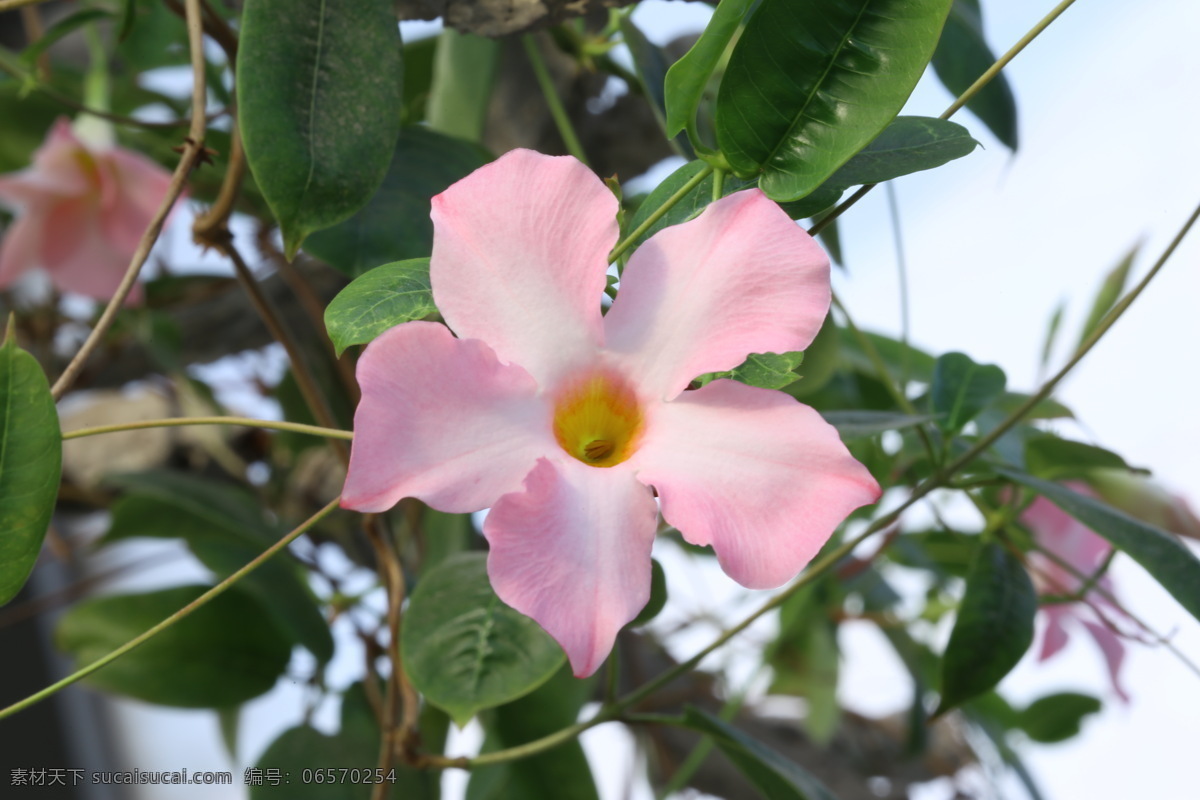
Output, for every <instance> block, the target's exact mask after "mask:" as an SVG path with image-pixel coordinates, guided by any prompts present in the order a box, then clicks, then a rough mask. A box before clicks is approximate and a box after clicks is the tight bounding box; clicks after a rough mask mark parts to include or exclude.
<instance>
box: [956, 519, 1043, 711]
mask: <svg viewBox="0 0 1200 800" xmlns="http://www.w3.org/2000/svg"><path fill="white" fill-rule="evenodd" d="M1036 612H1037V591H1036V590H1035V589H1034V588H1033V582H1032V581H1030V580H1029V574H1028V573H1027V572H1026V571H1025V567H1024V566H1023V565H1022V564H1021V562H1020V561H1019V560H1017V558H1016V557H1015V556H1013V555H1012V554H1011V553H1009V552H1008V550H1007V549H1005V547H1004V546H1003V545H1002V544H1000V543H998V542H994V541H993V542H986V543H984V544H983V545H981V546H980V548H979V552H978V553H977V554H976V556H975V561H974V563H972V565H971V568H970V570H969V571H968V572H967V591H966V594H965V595H964V596H963V600H962V604H961V605H960V606H959V608H958V618H957V619H956V620H955V621H954V630H952V631H951V632H950V641H949V643H948V644H947V645H946V653H945V655H944V656H943V658H942V701H941V704H940V705H939V706H938V710H937V713H938V714H941V713H942V712H944V711H947V710H949V709H951V708H953V707H954V706H957V705H959V704H960V703H962V702H963V701H964V700H969V699H971V698H972V697H975V696H976V695H979V694H982V693H983V692H986V691H987V690H988V689H991V688H992V687H993V686H995V685H996V684H997V683H999V682H1000V679H1001V678H1003V677H1004V676H1005V675H1007V674H1008V672H1009V670H1011V669H1012V668H1013V667H1014V666H1016V664H1017V662H1018V661H1020V660H1021V656H1022V655H1024V654H1025V651H1026V650H1028V649H1029V645H1030V643H1031V642H1032V641H1033V616H1034V614H1035V613H1036Z"/></svg>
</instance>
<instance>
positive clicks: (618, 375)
mask: <svg viewBox="0 0 1200 800" xmlns="http://www.w3.org/2000/svg"><path fill="white" fill-rule="evenodd" d="M617 208H618V206H617V200H616V198H615V197H614V196H613V195H612V193H611V192H609V191H608V189H606V188H605V187H604V184H603V183H601V182H600V180H599V179H597V178H596V176H595V175H593V174H592V173H591V171H589V170H588V169H587V168H586V167H584V166H583V165H582V164H580V163H579V162H578V161H576V160H575V159H573V158H567V157H560V158H552V157H548V156H543V155H540V154H538V153H534V152H530V151H527V150H516V151H513V152H511V153H508V154H507V155H505V156H504V157H502V158H500V159H499V160H497V161H496V162H494V163H492V164H490V165H488V166H485V167H483V168H481V169H479V170H477V171H476V172H475V173H473V174H472V175H470V176H468V177H467V178H465V179H463V180H461V181H459V182H458V183H456V184H455V185H454V186H451V187H450V188H449V189H448V190H446V191H445V192H444V193H442V194H441V195H439V196H437V197H435V198H434V200H433V214H432V216H433V223H434V231H435V233H434V243H433V257H432V261H431V263H430V279H431V282H432V286H433V294H434V299H435V301H436V303H437V306H438V309H439V310H440V311H441V313H442V315H443V317H444V318H445V320H446V323H447V325H449V328H447V327H446V326H443V325H440V324H436V323H431V322H410V323H406V324H404V325H399V326H397V327H395V328H392V329H390V330H388V331H387V332H385V333H384V334H383V335H381V336H380V337H379V338H377V339H376V340H375V341H374V342H372V343H371V344H370V345H369V346H368V347H367V348H366V351H365V352H364V354H363V357H362V359H361V360H360V361H359V364H358V378H359V383H360V384H361V386H362V402H361V403H360V404H359V407H358V411H357V413H356V415H355V418H354V430H355V437H354V445H353V451H352V454H351V460H350V472H349V475H348V477H347V480H346V487H345V493H344V495H343V500H342V504H343V505H344V506H346V507H347V508H353V509H357V510H360V511H369V512H378V511H383V510H385V509H387V508H390V507H391V506H392V505H394V504H395V503H396V502H397V501H398V500H400V499H401V498H403V497H417V498H420V499H421V500H423V501H425V502H426V503H428V504H429V505H431V506H432V507H434V508H436V509H439V510H442V511H448V512H468V511H477V510H479V509H483V508H488V507H490V508H491V513H490V514H489V515H488V517H487V521H486V522H485V524H484V531H483V532H484V535H485V536H486V537H487V539H488V541H489V543H490V545H491V550H490V554H489V557H488V572H489V576H490V578H491V581H492V585H493V586H494V587H495V589H496V592H497V594H498V595H499V596H500V598H501V599H502V600H504V602H506V603H508V604H509V605H511V606H513V607H514V608H516V609H518V610H519V611H521V612H522V613H524V614H527V615H529V616H531V617H533V618H534V619H535V620H537V621H538V622H539V623H540V624H541V625H542V627H543V628H545V629H546V630H547V631H548V632H549V633H550V634H551V635H552V636H553V637H554V638H555V639H557V640H558V642H559V643H560V644H561V645H562V646H563V648H564V649H565V650H566V652H567V655H568V657H569V658H570V660H571V665H572V667H573V669H574V671H575V674H576V675H579V676H585V675H590V674H591V673H592V672H594V671H595V670H596V669H597V668H598V667H599V665H600V664H601V663H602V662H603V661H604V659H605V657H607V655H608V653H609V651H610V650H611V649H612V644H613V640H614V639H615V637H616V635H617V632H618V631H619V630H620V629H621V627H622V626H624V625H625V624H626V623H628V622H629V621H630V620H631V619H633V617H634V616H636V615H637V613H638V612H639V611H640V610H641V609H642V607H643V606H644V605H645V603H646V601H647V599H648V598H649V594H650V549H651V544H652V543H653V540H654V535H655V531H656V527H657V517H658V506H657V505H656V503H655V501H654V493H655V491H656V492H657V494H658V497H659V500H660V501H661V504H662V514H663V516H664V517H665V519H666V520H667V522H668V523H670V524H671V525H674V526H675V527H677V528H678V529H679V530H680V531H681V533H682V534H683V536H684V538H685V539H687V540H688V541H689V542H692V543H694V544H698V545H712V546H713V548H714V550H715V551H716V554H717V558H718V560H719V562H720V564H721V567H722V568H723V569H724V570H725V572H726V573H727V574H728V575H730V576H731V577H732V578H733V579H734V580H736V581H738V582H739V583H741V584H743V585H744V586H748V587H752V588H767V587H774V586H778V585H781V584H783V583H785V582H786V581H788V580H789V579H791V578H792V577H793V576H794V575H796V573H797V572H799V571H800V569H802V568H803V567H804V565H805V564H806V563H808V561H809V560H810V559H811V558H812V557H813V556H814V555H815V554H816V553H817V551H818V550H819V549H820V548H821V546H822V545H823V544H824V543H825V541H826V540H827V539H828V538H829V536H830V535H831V533H832V532H833V530H834V528H835V527H836V526H837V525H838V524H839V523H840V522H841V521H842V520H843V519H844V518H845V517H846V515H848V514H849V513H850V512H851V511H853V510H854V509H855V508H858V507H859V506H862V505H865V504H868V503H871V502H874V501H875V500H876V499H878V497H879V487H878V485H877V484H876V482H875V480H874V479H873V478H872V477H871V475H870V474H869V473H868V472H867V470H866V469H865V468H864V467H863V466H862V465H861V464H859V463H858V462H857V461H855V460H854V458H853V457H852V456H851V455H850V454H849V452H848V451H847V450H846V448H845V446H844V445H843V444H842V443H841V441H840V440H839V439H838V436H837V433H836V431H835V430H834V429H833V428H832V427H831V426H829V425H828V424H826V423H825V422H824V420H822V419H821V417H820V415H818V414H817V413H816V412H815V411H813V410H812V409H810V408H808V407H807V406H804V405H801V404H800V403H798V402H797V401H796V400H794V399H792V398H791V397H790V396H788V395H786V394H783V393H782V392H776V391H768V390H766V389H757V388H753V387H750V386H746V385H744V384H741V383H737V382H735V381H731V380H717V381H713V382H712V383H709V384H708V385H706V386H704V387H703V388H701V389H697V390H695V391H684V390H685V389H686V388H687V386H688V384H689V383H690V382H691V381H692V380H693V379H694V378H696V377H697V376H698V375H701V374H704V373H708V372H715V371H720V370H727V369H731V368H732V367H735V366H737V365H738V364H739V363H741V362H742V361H743V360H744V359H745V358H746V356H747V355H748V354H750V353H754V352H785V351H791V350H802V349H803V348H805V347H807V346H808V344H809V343H810V342H811V341H812V339H813V336H815V335H816V333H817V330H818V329H819V328H820V326H821V322H822V320H824V318H825V314H826V311H827V309H828V307H829V298H830V289H829V260H828V259H827V258H826V256H825V254H824V253H822V252H821V250H820V248H819V247H818V246H817V245H816V243H815V242H814V241H813V240H812V239H811V238H810V237H809V236H808V234H806V233H805V232H804V231H802V230H801V229H800V228H799V227H797V226H796V224H795V223H794V222H792V220H790V219H789V218H788V217H787V215H786V214H784V213H783V211H781V210H780V209H779V207H778V206H776V205H775V204H774V203H772V202H771V201H770V200H768V199H767V198H766V197H765V196H764V195H763V194H762V193H761V192H760V191H758V190H751V191H745V192H739V193H737V194H734V195H731V196H729V197H726V198H725V199H723V200H720V201H718V202H716V203H713V204H712V205H710V206H708V208H707V209H705V211H704V212H703V213H702V214H701V215H700V216H699V217H698V218H697V219H695V220H692V221H690V222H686V223H683V224H681V225H677V226H674V227H671V228H667V229H666V230H663V231H661V232H660V233H658V234H656V235H655V236H654V237H653V238H651V239H650V240H649V241H647V242H646V243H644V244H643V245H641V247H639V248H638V249H637V251H636V252H634V254H633V256H632V257H631V258H630V260H629V264H628V266H627V268H626V269H625V272H624V275H623V277H622V280H621V289H620V293H619V294H618V296H617V299H616V301H615V302H614V303H613V305H612V308H611V309H610V310H609V312H608V314H607V315H604V316H602V315H601V304H600V301H601V297H602V294H603V290H604V287H605V275H606V272H607V269H608V259H607V256H608V253H609V251H610V250H611V249H612V247H613V246H614V244H615V243H616V241H617V237H618V233H619V230H618V226H617V221H616V215H617ZM451 330H453V331H454V333H456V334H457V335H458V337H459V338H455V337H454V335H453V334H451V332H450V331H451Z"/></svg>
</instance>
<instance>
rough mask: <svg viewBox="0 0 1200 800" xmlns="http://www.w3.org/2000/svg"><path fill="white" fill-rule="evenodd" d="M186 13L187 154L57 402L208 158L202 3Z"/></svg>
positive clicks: (60, 386)
mask: <svg viewBox="0 0 1200 800" xmlns="http://www.w3.org/2000/svg"><path fill="white" fill-rule="evenodd" d="M3 1H4V0H0V3H3ZM10 2H11V0H10ZM17 5H24V3H22V2H18V3H17ZM17 5H11V6H4V5H0V11H3V10H6V9H7V8H9V7H11V8H16V7H17ZM186 10H187V33H188V47H189V48H190V50H191V55H192V121H191V125H190V127H189V128H188V136H187V139H185V140H184V145H183V154H182V155H181V156H180V158H179V165H178V166H176V167H175V172H174V174H172V175H171V183H170V185H169V186H168V188H167V196H166V197H164V198H163V201H162V202H161V203H159V206H158V210H157V211H156V212H155V214H154V217H153V218H152V219H151V220H150V225H149V227H147V228H146V230H145V231H144V232H143V233H142V238H141V240H140V241H138V246H137V250H135V251H134V254H133V258H132V260H130V262H129V267H128V268H127V269H126V270H125V275H124V277H122V278H121V283H120V284H119V285H118V286H117V291H116V293H114V294H113V296H112V299H111V300H109V301H108V305H107V306H105V308H104V313H102V314H101V315H100V319H99V320H98V321H97V322H96V326H95V327H94V328H92V331H91V333H89V334H88V337H87V339H86V340H85V341H84V343H83V346H82V347H80V348H79V352H77V353H76V354H75V357H74V358H72V359H71V361H70V363H69V364H67V368H66V369H65V370H63V373H62V375H60V376H59V377H58V380H56V381H55V382H54V386H52V387H51V388H50V394H51V395H52V396H53V397H54V399H55V400H59V399H61V398H62V396H63V395H64V394H65V393H66V391H67V389H69V388H70V387H71V384H73V383H74V382H75V379H76V378H78V377H79V373H80V372H82V371H83V366H84V364H86V363H87V360H88V358H89V357H90V356H91V354H92V353H93V352H94V351H95V350H96V348H97V347H99V346H100V341H101V340H102V339H103V338H104V336H105V334H107V333H108V329H109V328H110V327H111V326H112V323H113V320H115V319H116V317H117V312H118V311H120V310H121V307H122V306H123V305H125V299H126V298H127V297H128V296H129V292H130V291H131V290H132V289H133V284H134V283H135V282H136V281H137V277H138V273H140V272H141V271H142V265H143V264H145V263H146V259H147V258H148V257H149V255H150V250H151V248H153V247H154V243H155V242H156V241H157V240H158V235H159V234H160V233H161V232H162V226H163V223H164V222H165V221H166V219H167V215H168V214H169V213H171V208H172V207H173V206H174V205H175V201H176V200H178V199H179V195H180V194H182V192H183V187H184V184H185V183H187V178H188V175H189V174H190V173H191V171H192V167H194V166H196V164H197V163H199V162H200V161H201V158H202V157H203V156H204V128H205V117H204V107H205V99H206V98H205V83H204V41H203V31H202V28H201V22H200V0H187V5H186Z"/></svg>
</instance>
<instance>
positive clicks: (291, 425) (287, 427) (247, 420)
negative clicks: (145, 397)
mask: <svg viewBox="0 0 1200 800" xmlns="http://www.w3.org/2000/svg"><path fill="white" fill-rule="evenodd" d="M189 425H241V426H243V427H246V428H267V429H269V430H276V431H290V432H291V433H305V434H308V435H310V436H324V437H326V438H329V439H345V440H347V441H349V440H351V439H353V438H354V433H353V432H352V431H343V430H339V429H337V428H322V427H320V426H318V425H304V424H303V423H299V422H283V421H279V420H271V419H254V418H253V417H175V418H172V419H147V420H139V421H137V422H119V423H115V424H113V425H98V426H96V427H94V428H79V429H78V430H74V431H64V432H63V435H62V438H63V441H64V442H65V441H67V440H69V439H82V438H83V437H85V436H98V435H100V434H102V433H120V432H121V431H137V430H144V429H146V428H182V427H186V426H189Z"/></svg>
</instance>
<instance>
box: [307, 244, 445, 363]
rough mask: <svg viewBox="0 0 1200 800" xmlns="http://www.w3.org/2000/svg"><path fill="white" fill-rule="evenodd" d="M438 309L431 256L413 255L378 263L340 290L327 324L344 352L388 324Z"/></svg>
mask: <svg viewBox="0 0 1200 800" xmlns="http://www.w3.org/2000/svg"><path fill="white" fill-rule="evenodd" d="M436 313H437V306H435V305H434V304H433V290H432V289H430V287H429V259H428V258H412V259H409V260H408V261H398V262H396V263H395V264H384V265H383V266H382V267H376V268H375V269H373V270H370V271H369V272H366V273H364V274H363V275H362V276H360V277H358V278H356V279H355V280H354V282H353V283H351V284H350V285H349V286H347V287H346V288H345V289H342V291H340V292H338V295H337V297H335V298H333V301H332V302H330V304H329V306H328V307H327V308H326V309H325V328H326V330H328V331H329V338H330V340H332V341H333V345H334V347H336V348H337V352H338V355H341V354H342V352H343V351H344V350H345V349H346V348H347V347H349V346H350V345H352V344H366V343H367V342H369V341H371V340H372V339H374V338H375V337H376V336H378V335H379V334H381V333H383V332H384V331H386V330H387V329H388V328H392V327H395V326H396V325H399V324H400V323H402V322H409V321H411V320H414V319H421V318H422V317H427V316H429V315H430V314H436Z"/></svg>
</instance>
